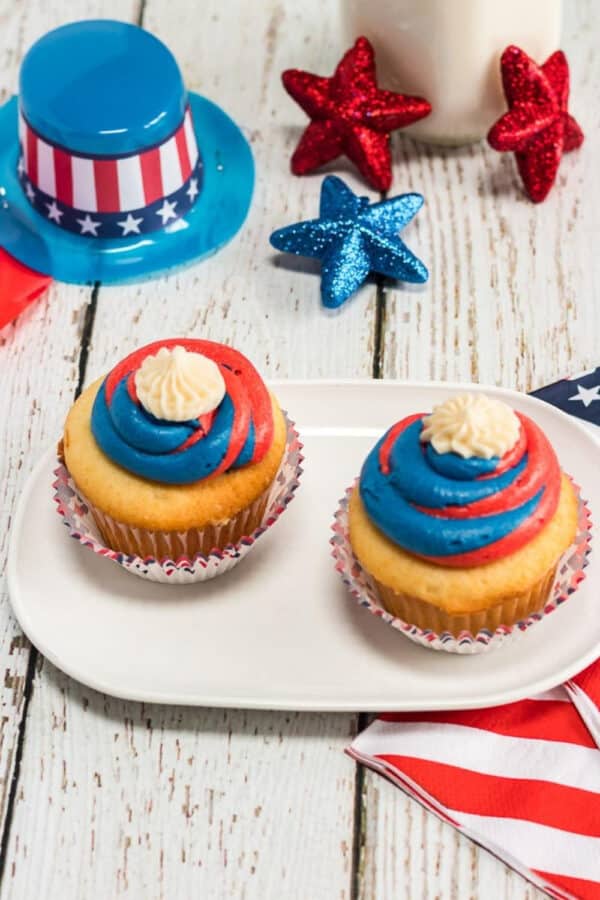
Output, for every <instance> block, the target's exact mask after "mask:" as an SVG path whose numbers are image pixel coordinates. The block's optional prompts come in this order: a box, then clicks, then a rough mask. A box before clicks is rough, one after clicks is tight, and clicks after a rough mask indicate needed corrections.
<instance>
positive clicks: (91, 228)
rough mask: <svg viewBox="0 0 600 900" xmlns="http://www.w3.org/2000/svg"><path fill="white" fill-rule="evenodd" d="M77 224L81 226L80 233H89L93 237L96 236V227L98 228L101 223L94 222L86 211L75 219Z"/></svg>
mask: <svg viewBox="0 0 600 900" xmlns="http://www.w3.org/2000/svg"><path fill="white" fill-rule="evenodd" d="M77 224H78V225H79V227H80V228H81V232H80V234H91V235H93V237H98V228H100V225H101V224H102V223H101V222H95V221H94V219H92V217H91V216H90V214H89V213H87V215H86V216H85V217H84V218H83V219H77Z"/></svg>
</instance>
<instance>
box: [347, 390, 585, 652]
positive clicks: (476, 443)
mask: <svg viewBox="0 0 600 900" xmlns="http://www.w3.org/2000/svg"><path fill="white" fill-rule="evenodd" d="M577 518H578V500H577V496H576V494H575V491H574V488H573V486H572V483H571V481H570V479H569V478H568V477H567V476H566V475H565V474H564V473H562V472H561V469H560V466H559V463H558V460H557V458H556V454H555V452H554V450H553V448H552V446H551V445H550V443H549V441H548V439H547V438H546V436H545V435H544V433H543V432H542V431H541V430H540V428H539V427H538V426H537V425H536V424H535V422H533V421H532V420H531V419H529V418H528V417H527V416H525V415H523V414H522V413H517V412H514V411H513V410H512V409H511V408H510V407H509V406H507V405H506V404H505V403H503V402H501V401H500V400H497V399H494V398H491V397H488V396H486V395H485V394H462V395H459V396H455V397H453V398H451V399H450V400H447V401H446V402H445V403H442V404H441V405H439V406H437V407H435V408H434V410H433V412H432V413H431V414H430V415H426V414H423V413H419V414H417V415H412V416H408V417H407V418H405V419H402V420H401V421H400V422H397V423H396V424H395V425H394V426H392V428H390V429H389V431H388V432H387V433H386V434H385V435H384V436H383V437H382V438H381V440H380V441H379V442H378V443H377V444H376V445H375V447H374V448H373V450H372V451H371V452H370V453H369V455H368V456H367V459H366V460H365V463H364V465H363V468H362V471H361V474H360V478H359V480H358V482H357V484H356V486H355V487H354V489H353V491H352V494H351V496H350V502H349V516H348V522H349V539H350V543H351V546H352V550H353V552H354V554H355V556H356V558H357V559H358V561H359V562H360V564H361V566H362V568H363V569H364V570H365V571H366V572H367V573H368V574H369V575H370V577H371V579H372V581H373V583H374V586H375V589H376V591H377V593H378V595H379V599H380V602H381V603H382V605H383V606H384V607H385V609H386V610H387V611H388V612H389V613H391V614H392V615H393V616H395V617H397V618H399V619H401V620H403V621H404V622H405V623H408V624H409V625H416V626H417V627H418V628H421V629H424V630H431V631H433V632H435V633H437V634H442V633H444V632H447V633H449V634H452V635H455V636H458V635H459V634H460V633H461V632H464V631H468V632H470V633H471V634H472V635H475V634H477V632H479V631H480V630H489V631H492V632H493V631H494V630H495V629H497V628H499V627H501V626H511V625H513V624H515V623H516V622H519V621H521V620H523V619H524V618H526V617H527V616H529V615H531V614H532V613H535V612H538V611H540V610H542V609H543V607H544V605H545V603H546V601H547V599H548V597H549V595H550V592H551V590H552V587H553V583H554V580H555V575H556V570H557V566H558V563H559V561H560V559H561V557H562V555H563V554H564V552H565V551H566V550H567V549H568V548H569V547H570V545H571V544H572V543H573V540H574V538H575V533H576V529H577Z"/></svg>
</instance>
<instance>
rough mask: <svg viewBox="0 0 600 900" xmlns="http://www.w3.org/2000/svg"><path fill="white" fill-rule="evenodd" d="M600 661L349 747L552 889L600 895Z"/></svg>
mask: <svg viewBox="0 0 600 900" xmlns="http://www.w3.org/2000/svg"><path fill="white" fill-rule="evenodd" d="M599 741H600V661H598V662H597V663H595V664H594V665H593V666H590V667H589V668H588V669H586V670H585V672H583V673H581V674H580V675H579V676H577V677H576V678H574V679H573V680H572V681H570V682H567V684H565V685H564V686H562V687H559V688H555V689H554V690H553V691H549V692H547V693H546V694H543V695H540V696H538V697H534V698H532V699H529V700H522V701H520V702H518V703H511V704H509V705H507V706H499V707H495V708H493V709H484V710H469V711H464V710H462V711H458V712H439V713H436V712H434V713H392V714H385V715H382V716H381V717H380V718H378V719H376V720H375V721H374V722H373V723H372V724H371V725H370V726H369V727H368V728H367V729H366V730H365V731H364V732H363V733H362V734H360V735H359V736H358V737H357V738H356V740H355V741H354V742H353V744H352V746H351V747H350V748H349V750H348V753H349V754H350V755H351V756H352V757H353V758H354V759H356V760H357V761H359V762H361V763H364V764H365V765H367V766H369V767H370V768H372V769H374V770H375V771H377V772H380V773H381V774H382V775H385V776H386V777H387V778H389V779H390V780H391V781H393V782H394V783H395V784H396V785H398V787H401V788H402V789H403V790H404V791H406V792H407V793H409V794H410V795H411V796H413V797H414V798H415V799H416V800H418V801H419V802H420V803H422V804H423V805H424V806H426V807H427V808H428V809H430V810H431V811H432V812H434V813H436V814H437V815H438V816H440V818H442V819H444V820H445V821H446V822H449V823H450V824H451V825H453V826H454V827H455V828H458V829H459V831H462V832H464V833H465V834H466V835H468V836H469V837H471V838H472V839H473V840H475V841H476V842H477V843H478V844H481V845H482V846H484V847H486V848H487V849H488V850H490V851H491V852H492V853H493V854H495V855H496V856H498V857H499V858H500V859H502V860H504V862H505V863H506V864H507V865H509V866H511V867H512V868H514V869H515V870H517V871H518V872H520V873H521V874H522V875H524V876H525V877H526V878H528V879H529V880H530V881H532V882H533V883H534V884H536V885H537V886H538V887H540V888H541V889H542V890H544V891H545V892H546V893H547V894H548V895H549V896H550V897H554V898H565V900H566V898H569V900H572V898H581V900H598V898H600V743H599Z"/></svg>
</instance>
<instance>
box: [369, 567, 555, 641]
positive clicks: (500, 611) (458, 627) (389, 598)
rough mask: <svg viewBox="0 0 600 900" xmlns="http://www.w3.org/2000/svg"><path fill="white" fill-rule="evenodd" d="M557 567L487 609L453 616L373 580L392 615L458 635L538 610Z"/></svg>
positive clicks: (512, 622) (519, 618) (489, 628)
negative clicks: (523, 590)
mask: <svg viewBox="0 0 600 900" xmlns="http://www.w3.org/2000/svg"><path fill="white" fill-rule="evenodd" d="M556 570H557V566H556V565H555V566H552V568H551V569H550V571H548V572H547V573H546V574H545V575H544V576H543V577H542V578H540V580H539V581H538V582H537V583H536V584H534V585H532V587H531V588H530V589H529V590H528V591H525V592H523V593H522V594H518V595H515V596H512V597H507V598H506V599H505V600H503V601H502V602H501V603H497V604H496V605H495V606H490V607H489V609H482V610H479V611H476V612H469V613H455V614H454V615H453V614H451V613H448V612H446V610H444V609H440V608H439V607H437V606H434V605H433V604H432V603H426V602H425V601H423V600H420V599H419V598H418V597H413V596H411V595H410V594H398V593H396V591H394V590H393V589H392V588H389V587H387V586H386V585H385V584H382V583H381V582H379V581H377V580H376V579H375V578H374V579H373V583H374V585H375V587H376V589H377V593H378V594H379V599H380V600H381V602H382V604H383V606H384V607H385V608H386V610H387V611H388V612H389V613H391V615H392V616H394V617H395V618H398V619H402V620H403V621H405V622H411V623H413V624H414V625H416V626H417V627H418V628H421V629H422V630H424V631H435V632H437V633H438V634H442V633H443V632H448V633H449V634H452V635H454V637H457V636H458V635H460V634H461V633H462V632H465V631H466V632H469V633H470V634H477V633H478V632H479V631H489V632H493V631H495V630H496V629H497V628H500V627H501V626H506V627H509V626H512V625H515V624H516V623H517V622H520V621H522V620H523V619H526V618H527V617H528V616H529V615H531V614H532V613H536V612H539V610H541V609H543V608H544V606H545V604H546V602H547V600H548V597H549V596H550V592H551V590H552V586H553V584H554V581H555V578H556Z"/></svg>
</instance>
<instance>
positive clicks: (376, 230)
mask: <svg viewBox="0 0 600 900" xmlns="http://www.w3.org/2000/svg"><path fill="white" fill-rule="evenodd" d="M422 205H423V197H422V196H421V194H400V196H398V197H392V198H391V199H390V200H382V201H381V202H379V203H370V202H369V198H368V197H357V196H356V194H354V193H353V191H351V190H350V188H349V187H348V185H346V184H345V183H344V182H343V181H342V179H341V178H337V177H336V176H335V175H328V176H327V178H325V179H324V181H323V184H322V185H321V201H320V207H319V218H318V219H310V220H308V221H306V222H297V223H296V224H295V225H288V226H286V227H285V228H280V229H278V231H274V232H273V234H272V235H271V238H270V240H271V244H272V245H273V247H275V248H276V249H277V250H282V251H283V252H284V253H295V254H297V255H298V256H312V257H314V258H316V259H320V260H321V298H322V300H323V305H324V306H327V307H329V308H330V309H335V308H336V307H338V306H341V305H342V303H343V302H344V301H345V300H347V299H348V297H349V296H350V295H351V294H353V293H354V291H356V290H358V288H359V287H360V286H361V284H362V283H363V281H364V280H365V279H366V277H367V275H368V274H369V272H377V273H378V274H380V275H387V276H389V277H390V278H397V279H399V280H400V281H411V282H418V283H422V282H423V281H427V279H428V277H429V272H428V271H427V269H426V267H425V266H424V265H423V263H422V262H421V260H420V259H417V257H416V256H415V255H414V253H411V251H410V250H409V249H408V247H407V246H406V244H404V243H403V242H402V241H401V240H400V238H399V237H398V234H399V232H400V231H402V229H403V228H404V226H405V225H407V224H408V223H409V222H410V221H411V219H412V218H413V217H414V216H415V215H416V214H417V213H418V211H419V210H420V209H421V207H422Z"/></svg>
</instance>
